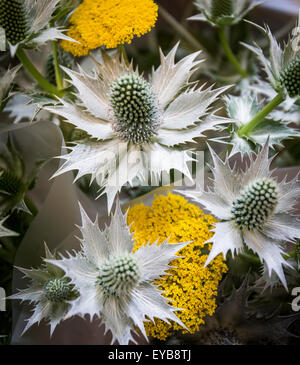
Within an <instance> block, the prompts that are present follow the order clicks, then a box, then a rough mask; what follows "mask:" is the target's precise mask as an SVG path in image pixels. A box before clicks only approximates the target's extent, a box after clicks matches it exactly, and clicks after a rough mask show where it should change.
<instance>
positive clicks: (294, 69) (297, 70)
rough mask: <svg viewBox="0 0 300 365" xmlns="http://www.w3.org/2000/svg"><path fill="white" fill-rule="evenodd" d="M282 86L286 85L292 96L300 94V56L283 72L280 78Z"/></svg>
mask: <svg viewBox="0 0 300 365" xmlns="http://www.w3.org/2000/svg"><path fill="white" fill-rule="evenodd" d="M279 84H280V87H284V88H285V89H286V90H287V92H288V94H289V96H290V97H291V98H294V97H297V96H300V56H297V57H296V58H294V60H293V61H292V62H291V63H290V64H289V65H288V66H287V67H286V68H285V69H284V70H283V71H282V72H281V74H280V79H279Z"/></svg>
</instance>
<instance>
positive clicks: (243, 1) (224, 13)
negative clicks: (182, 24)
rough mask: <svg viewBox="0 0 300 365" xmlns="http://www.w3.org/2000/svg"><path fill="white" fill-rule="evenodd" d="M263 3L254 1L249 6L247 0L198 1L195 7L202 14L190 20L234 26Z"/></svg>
mask: <svg viewBox="0 0 300 365" xmlns="http://www.w3.org/2000/svg"><path fill="white" fill-rule="evenodd" d="M262 2H263V1H252V2H251V3H250V5H249V4H248V1H247V0H196V2H195V6H196V7H197V9H198V10H199V11H200V14H197V15H194V16H192V17H191V18H189V19H190V20H199V21H204V22H208V23H209V24H210V25H212V26H222V25H234V24H237V23H239V22H240V21H241V20H242V19H243V18H244V17H245V16H246V15H247V14H248V13H249V11H251V10H252V9H253V8H255V7H256V6H257V5H259V4H261V3H262Z"/></svg>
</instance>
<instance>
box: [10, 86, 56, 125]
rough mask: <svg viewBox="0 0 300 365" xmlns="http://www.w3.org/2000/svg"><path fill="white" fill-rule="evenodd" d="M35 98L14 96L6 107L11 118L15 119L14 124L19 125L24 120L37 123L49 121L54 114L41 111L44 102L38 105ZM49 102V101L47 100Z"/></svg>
mask: <svg viewBox="0 0 300 365" xmlns="http://www.w3.org/2000/svg"><path fill="white" fill-rule="evenodd" d="M33 101H34V100H33V98H32V97H31V96H29V95H26V94H21V93H19V94H16V95H14V96H13V97H12V98H11V99H10V100H9V102H8V103H7V105H6V107H5V111H6V112H8V113H9V116H10V118H12V119H13V123H14V124H17V123H19V122H21V121H22V120H27V121H33V120H34V121H37V120H49V119H50V117H51V116H52V114H49V113H48V112H46V111H44V110H41V107H40V106H39V105H41V103H42V100H39V101H38V104H39V105H38V104H34V103H33ZM47 101H48V102H49V100H47Z"/></svg>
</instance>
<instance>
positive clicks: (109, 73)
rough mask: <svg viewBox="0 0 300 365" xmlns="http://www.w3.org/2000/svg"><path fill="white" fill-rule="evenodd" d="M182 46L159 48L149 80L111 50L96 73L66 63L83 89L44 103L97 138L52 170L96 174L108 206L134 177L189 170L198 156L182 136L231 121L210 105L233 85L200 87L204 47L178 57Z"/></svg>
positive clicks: (75, 83) (192, 135)
mask: <svg viewBox="0 0 300 365" xmlns="http://www.w3.org/2000/svg"><path fill="white" fill-rule="evenodd" d="M177 47H178V45H176V46H175V47H174V48H173V49H172V50H171V52H170V53H169V54H168V55H167V56H166V57H165V56H164V55H163V54H162V53H161V65H160V66H159V67H158V69H156V70H153V72H152V76H151V77H150V80H149V81H147V80H146V79H145V78H144V77H143V76H142V75H140V74H139V72H138V71H137V70H134V68H133V66H132V64H131V65H129V66H127V65H126V63H125V62H124V60H123V59H121V60H120V58H119V56H118V55H117V56H116V57H114V58H111V57H109V56H107V55H105V54H104V53H103V58H104V61H103V62H104V63H103V64H102V65H101V64H98V63H97V66H98V73H97V74H96V75H95V77H91V76H89V75H87V74H86V73H85V72H84V71H83V70H82V69H80V71H79V72H74V71H72V70H69V69H66V68H64V71H65V72H66V73H67V74H68V75H69V76H70V78H71V80H70V82H71V84H72V85H73V86H74V87H75V88H76V89H77V92H76V94H75V95H76V97H77V100H76V103H74V104H71V103H69V102H67V101H64V100H62V101H61V102H62V104H63V105H62V106H53V107H45V109H46V110H48V111H50V112H52V113H55V114H58V115H60V116H62V117H64V118H66V120H67V121H68V122H70V123H72V124H73V125H75V126H76V127H77V128H79V129H82V130H84V131H85V132H87V133H88V134H89V135H90V136H91V137H93V140H89V139H87V140H86V141H83V142H82V143H77V144H76V145H75V146H72V147H70V149H71V153H69V154H67V155H63V156H61V157H62V158H63V159H65V160H66V162H65V163H64V164H63V165H62V166H61V168H60V169H59V170H58V171H57V172H56V174H55V175H54V176H57V175H59V174H62V173H64V172H66V171H70V170H78V174H77V177H76V179H78V178H80V177H81V176H83V175H86V174H91V176H92V179H96V181H97V183H98V185H100V187H102V188H104V190H103V194H105V193H106V194H107V198H108V209H109V210H110V209H111V206H112V204H113V201H114V198H115V195H116V193H117V192H118V191H120V190H121V187H122V186H123V185H125V184H127V183H130V184H131V183H132V181H133V179H139V181H143V180H146V181H147V179H146V177H148V176H155V178H159V176H160V175H161V173H162V172H163V171H165V172H166V173H169V171H170V170H171V169H176V170H178V171H180V172H181V173H183V174H184V175H186V176H188V177H190V172H189V169H188V165H187V162H188V161H191V160H192V158H191V157H190V156H189V154H188V152H187V149H186V148H185V147H184V145H183V144H184V143H186V142H193V139H194V138H195V137H204V135H203V133H204V132H205V131H207V130H210V129H217V126H218V125H219V124H222V123H227V122H228V119H226V118H223V117H219V116H216V115H215V112H214V111H213V110H211V104H212V103H213V102H214V101H216V100H217V97H218V96H219V95H220V94H221V93H222V92H224V91H225V90H227V88H228V87H222V88H219V89H216V90H213V89H212V87H209V88H207V89H205V90H204V89H203V87H200V88H199V89H196V87H195V84H194V83H191V82H190V81H189V80H190V77H191V75H192V74H193V72H194V71H195V69H196V67H197V66H198V65H199V63H200V61H197V60H196V58H197V57H198V55H199V52H196V53H193V54H191V55H189V56H187V57H185V58H183V59H182V60H181V61H179V62H178V63H175V54H176V50H177ZM178 145H181V146H182V145H183V147H182V148H180V149H179V148H178ZM113 157H115V158H113ZM112 160H115V161H116V160H117V163H115V161H112ZM150 162H151V164H150ZM149 165H150V166H149ZM125 171H126V173H124V172H125ZM116 176H117V177H118V178H117V179H116Z"/></svg>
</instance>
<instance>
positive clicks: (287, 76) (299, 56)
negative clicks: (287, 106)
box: [243, 11, 300, 101]
mask: <svg viewBox="0 0 300 365" xmlns="http://www.w3.org/2000/svg"><path fill="white" fill-rule="evenodd" d="M249 23H250V24H252V25H254V26H255V27H257V28H258V29H259V30H260V31H261V32H263V34H264V35H265V36H266V37H267V39H268V41H269V56H265V55H264V53H263V50H262V49H261V48H260V47H259V46H258V45H257V44H254V45H253V46H251V45H249V44H245V43H243V45H244V46H245V47H247V48H248V49H249V50H250V51H252V52H254V53H255V54H256V55H257V57H258V60H259V61H260V63H261V64H262V66H263V68H264V71H265V72H266V74H267V77H268V81H269V82H270V84H271V85H272V87H273V88H274V90H276V91H277V92H280V93H283V94H284V95H285V97H286V98H292V99H294V101H296V99H298V98H299V95H300V91H299V90H300V79H299V69H300V46H299V39H298V36H299V35H298V33H297V32H295V33H294V32H293V33H292V34H293V36H290V37H289V39H288V41H287V43H285V44H284V45H283V48H282V47H281V46H280V45H279V44H278V43H277V41H276V39H275V38H274V37H273V34H272V32H271V30H270V28H269V27H266V28H262V27H260V26H259V25H257V24H255V23H251V22H249ZM298 24H300V11H299V19H298ZM295 29H297V26H296V28H295Z"/></svg>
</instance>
